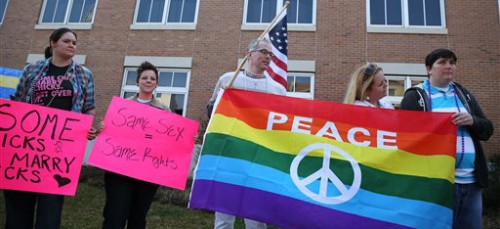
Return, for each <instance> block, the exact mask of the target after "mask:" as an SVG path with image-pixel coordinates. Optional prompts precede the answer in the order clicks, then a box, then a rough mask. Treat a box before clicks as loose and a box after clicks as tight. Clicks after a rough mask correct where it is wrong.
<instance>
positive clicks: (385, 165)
mask: <svg viewBox="0 0 500 229" xmlns="http://www.w3.org/2000/svg"><path fill="white" fill-rule="evenodd" d="M210 122H211V123H210V127H209V129H208V131H207V133H221V134H226V135H231V136H234V137H237V138H241V139H244V140H248V141H252V142H254V143H256V144H258V145H261V146H263V147H266V148H268V149H270V150H272V151H277V152H282V153H286V154H291V155H297V154H298V153H299V152H300V151H301V150H302V149H303V148H305V147H306V146H308V145H310V144H313V143H327V144H330V145H334V146H337V147H339V148H341V149H342V150H344V151H345V152H347V153H348V154H349V155H350V156H351V157H353V158H354V159H355V160H356V161H357V162H358V163H360V164H363V165H365V166H369V167H372V168H374V169H379V170H382V171H385V172H389V173H394V174H402V175H411V176H420V177H429V178H438V179H446V180H448V181H450V182H451V183H453V182H454V174H453V173H450V171H454V167H455V159H454V158H453V157H450V156H446V155H433V156H422V155H417V154H412V153H409V152H406V151H403V150H397V149H396V150H389V149H379V148H374V147H365V146H357V145H353V144H350V143H344V142H339V141H334V140H332V139H329V138H318V137H316V136H313V135H307V134H299V133H293V132H289V131H278V130H275V131H267V130H260V129H254V128H252V127H250V126H249V125H247V124H246V123H244V122H242V121H240V120H238V119H236V118H230V117H227V116H224V115H221V114H216V115H214V117H212V120H211V121H210ZM278 142H279V143H280V144H276V143H278ZM323 154H324V152H323V151H321V150H315V151H312V152H310V153H309V154H308V156H314V157H323ZM330 156H331V158H335V159H339V160H344V161H347V159H346V158H344V157H342V156H341V155H340V154H338V153H334V152H333V153H332V154H331V155H330Z"/></svg>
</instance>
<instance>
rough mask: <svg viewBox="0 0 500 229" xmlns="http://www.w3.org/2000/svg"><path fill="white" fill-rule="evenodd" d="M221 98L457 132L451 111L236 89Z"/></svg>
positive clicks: (401, 128)
mask: <svg viewBox="0 0 500 229" xmlns="http://www.w3.org/2000/svg"><path fill="white" fill-rule="evenodd" d="M248 98H251V99H248ZM222 101H229V102H230V103H231V106H235V107H239V108H248V107H256V108H259V109H263V110H269V111H274V112H277V113H283V114H293V116H298V117H311V118H314V119H316V118H318V119H323V120H335V122H340V123H345V124H351V125H357V126H363V127H369V128H374V129H381V130H387V131H393V132H410V133H411V132H417V133H428V132H433V133H437V134H452V135H454V134H456V132H457V130H456V126H454V125H453V124H452V123H451V113H436V112H418V111H401V110H398V111H395V110H388V109H375V108H371V107H361V106H354V105H347V104H341V103H335V102H326V101H319V100H306V99H297V98H291V97H285V96H278V95H272V94H265V93H258V92H252V91H243V90H237V89H228V90H226V91H225V92H224V96H223V98H222ZM291 118H293V117H291ZM395 123H396V125H394V124H395Z"/></svg>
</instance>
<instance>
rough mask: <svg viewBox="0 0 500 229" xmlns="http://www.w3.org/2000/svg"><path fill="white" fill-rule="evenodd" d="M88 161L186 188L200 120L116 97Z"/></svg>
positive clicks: (168, 184) (139, 176)
mask: <svg viewBox="0 0 500 229" xmlns="http://www.w3.org/2000/svg"><path fill="white" fill-rule="evenodd" d="M104 120H105V124H104V130H103V131H102V132H101V133H100V134H99V136H98V138H97V140H96V142H95V144H94V148H93V149H92V152H91V154H90V157H89V160H88V164H90V165H94V166H96V167H99V168H102V169H105V170H108V171H111V172H115V173H118V174H122V175H126V176H129V177H133V178H136V179H139V180H143V181H148V182H151V183H155V184H160V185H163V186H168V187H172V188H177V189H182V190H183V189H184V188H185V186H186V180H187V176H188V172H189V165H190V162H191V157H192V151H193V147H194V136H195V135H196V133H197V132H198V123H197V122H195V121H193V120H190V119H187V118H184V117H182V116H179V115H175V114H173V113H170V112H167V111H164V110H161V109H158V108H155V107H151V106H148V105H143V104H140V103H138V102H134V101H130V100H126V99H121V98H118V97H113V99H112V101H111V104H110V105H109V108H108V111H107V112H106V117H105V118H104Z"/></svg>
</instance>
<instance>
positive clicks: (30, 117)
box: [0, 99, 93, 196]
mask: <svg viewBox="0 0 500 229" xmlns="http://www.w3.org/2000/svg"><path fill="white" fill-rule="evenodd" d="M92 119H93V117H92V116H90V115H83V114H78V113H74V112H69V111H64V110H59V109H53V108H47V107H43V106H38V105H32V104H28V103H20V102H15V101H10V100H4V99H0V120H1V121H0V143H1V145H0V189H11V190H20V191H28V192H40V193H50V194H60V195H69V196H74V195H75V192H76V187H77V184H78V178H79V177H80V170H81V168H82V161H83V156H84V153H85V147H86V145H87V133H88V131H89V129H90V127H91V125H92Z"/></svg>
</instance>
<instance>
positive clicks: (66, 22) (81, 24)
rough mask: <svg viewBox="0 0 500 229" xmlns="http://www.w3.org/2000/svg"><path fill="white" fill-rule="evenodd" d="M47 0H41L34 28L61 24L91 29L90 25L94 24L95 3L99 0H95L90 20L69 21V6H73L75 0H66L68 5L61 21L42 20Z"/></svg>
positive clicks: (74, 27) (55, 27)
mask: <svg viewBox="0 0 500 229" xmlns="http://www.w3.org/2000/svg"><path fill="white" fill-rule="evenodd" d="M47 1H48V0H43V3H42V8H41V13H40V16H39V18H38V23H37V25H36V26H35V29H57V28H60V27H62V26H65V27H68V28H70V29H91V28H92V25H93V24H94V20H95V15H96V11H97V5H98V4H99V0H95V5H94V9H93V12H92V19H91V21H90V22H69V19H70V16H71V15H70V14H71V7H72V6H73V4H74V2H75V0H68V6H67V7H66V12H65V16H64V21H63V22H43V17H44V15H45V9H46V7H47Z"/></svg>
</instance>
